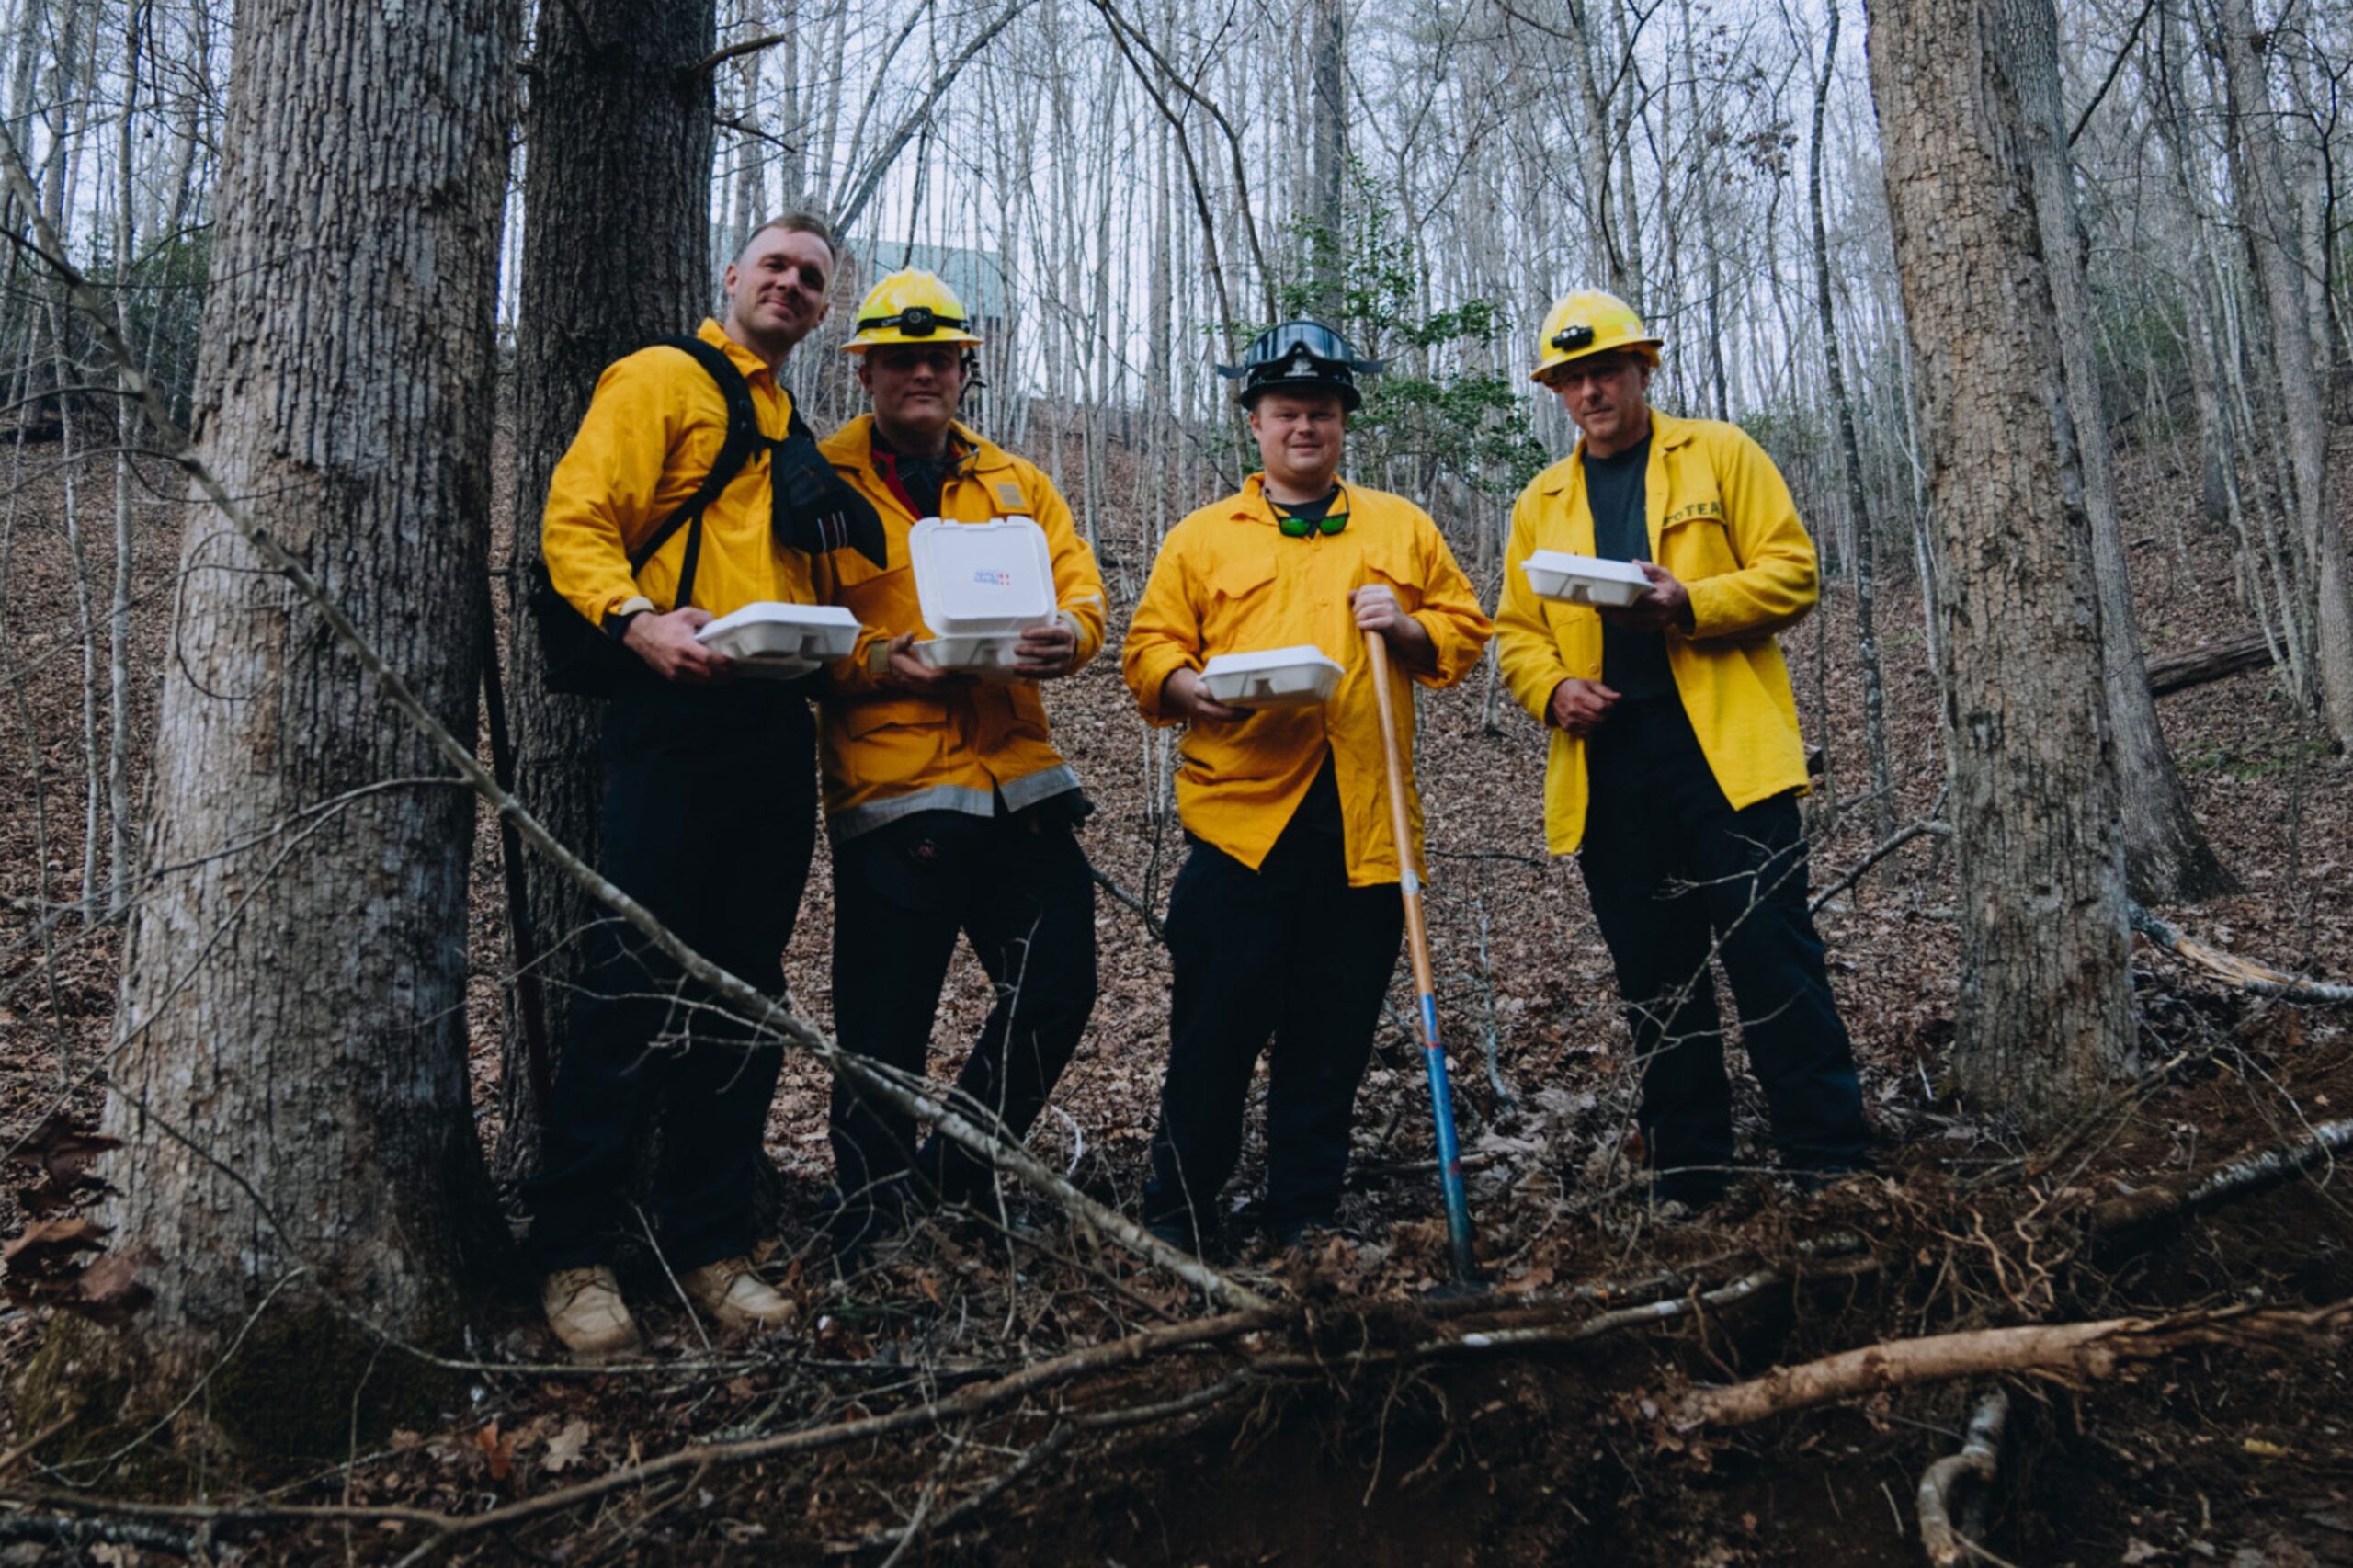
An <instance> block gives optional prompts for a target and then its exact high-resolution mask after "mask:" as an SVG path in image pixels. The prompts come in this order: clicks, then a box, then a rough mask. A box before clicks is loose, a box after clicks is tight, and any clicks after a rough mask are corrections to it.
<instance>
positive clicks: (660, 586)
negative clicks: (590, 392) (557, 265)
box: [540, 319, 815, 626]
mask: <svg viewBox="0 0 2353 1568" xmlns="http://www.w3.org/2000/svg"><path fill="white" fill-rule="evenodd" d="M696 335H697V336H699V337H700V338H701V339H702V340H703V341H704V342H705V343H709V344H712V345H714V346H716V347H719V348H721V349H722V350H724V351H725V353H726V355H727V358H730V359H732V360H733V361H734V364H735V368H736V369H739V370H741V371H743V372H744V379H745V381H747V382H749V383H750V384H751V388H752V405H753V407H754V408H756V410H757V411H758V412H759V416H760V433H761V434H762V435H764V436H766V437H768V438H769V439H770V440H772V441H780V440H782V439H784V437H785V433H786V426H787V424H788V423H789V422H790V419H791V417H792V398H791V394H790V393H789V392H786V391H785V390H784V389H783V388H782V387H780V386H779V385H777V383H776V377H775V376H774V375H772V374H771V373H770V372H769V370H768V368H767V364H766V363H765V362H763V361H762V360H761V358H760V357H759V356H758V355H756V354H755V353H753V352H752V351H751V350H750V349H748V348H745V347H744V346H743V345H742V344H740V343H736V342H734V341H733V339H731V338H730V337H728V335H726V334H725V333H723V332H722V331H721V330H720V329H719V324H718V323H717V322H715V321H711V320H709V319H706V320H705V321H704V322H703V324H702V327H701V329H700V330H699V332H698V333H697V334H696ZM726 439H727V400H726V397H725V396H724V395H723V394H722V392H720V390H719V385H718V383H717V382H715V381H712V380H711V379H710V372H709V371H707V370H705V369H703V368H702V367H701V366H700V365H699V364H697V363H696V362H695V360H694V359H693V358H692V357H691V356H689V355H688V354H687V353H686V351H685V350H683V349H678V348H671V347H664V346H659V345H657V346H656V347H652V348H641V349H639V350H638V351H637V352H636V353H634V354H631V355H630V356H628V357H627V358H621V359H617V360H615V361H613V363H612V364H610V365H608V366H607V367H606V369H605V373H604V374H603V375H602V376H600V377H598V378H597V394H596V396H595V397H594V398H593V399H591V400H590V402H589V404H588V413H587V415H585V417H584V418H582V420H581V421H580V431H579V433H578V434H577V435H575V436H574V437H573V438H572V446H571V448H570V449H568V450H566V451H565V453H564V454H563V460H562V461H560V462H558V463H557V464H556V465H555V473H554V476H553V477H552V478H551V479H550V481H549V482H548V506H547V511H546V513H545V515H544V516H543V517H542V518H541V520H540V550H541V551H542V552H543V553H544V554H545V555H546V557H547V563H548V576H549V577H550V578H551V580H552V581H553V582H554V584H555V588H556V592H558V593H560V594H562V595H563V597H565V598H566V599H568V600H570V601H571V603H572V607H573V608H574V609H577V610H578V611H579V612H580V613H581V614H582V615H585V616H586V617H587V618H588V619H589V621H590V622H591V623H592V624H595V625H598V626H601V625H603V624H604V620H605V617H606V616H607V615H608V614H609V613H611V612H612V611H613V610H616V609H618V608H620V606H621V605H622V604H623V603H624V602H625V601H627V600H629V599H631V598H634V597H637V596H639V595H641V594H642V595H643V596H644V597H647V598H649V599H652V600H653V601H654V607H655V608H658V609H664V610H672V609H680V608H685V607H683V606H681V605H677V604H674V603H673V602H672V599H673V598H674V597H675V596H676V593H677V588H678V574H679V572H680V570H681V569H682V568H683V565H684V562H685V561H686V557H687V539H688V535H689V534H691V533H692V532H693V531H694V530H693V529H692V528H680V529H679V530H678V531H677V532H676V534H674V535H672V536H671V537H670V538H669V539H667V540H664V541H663V545H662V548H661V549H660V550H659V551H655V553H654V558H653V559H652V560H651V561H648V562H646V563H645V566H644V568H643V570H642V571H641V572H639V573H638V574H637V575H636V576H635V577H631V575H630V570H629V556H630V552H631V551H633V550H635V549H636V548H637V547H638V546H639V545H641V544H642V543H644V542H645V540H647V539H648V538H650V537H651V536H652V535H653V532H654V529H655V528H659V527H660V526H661V525H662V523H663V521H664V520H665V518H667V517H669V516H670V515H671V514H672V513H673V512H676V510H677V509H678V508H679V507H680V506H684V505H686V503H687V501H688V498H689V497H691V496H692V495H693V494H694V493H695V491H696V490H697V489H699V488H700V486H701V484H702V482H703V479H704V477H705V476H706V475H708V474H709V473H710V465H711V464H712V463H713V462H714V461H715V460H717V459H718V457H719V449H720V446H721V444H722V442H724V441H725V440H726ZM769 513H770V502H769V489H768V459H767V455H766V454H765V453H763V452H757V451H756V452H754V453H753V454H752V457H751V460H749V461H748V462H746V463H745V465H744V467H743V471H742V472H739V473H737V474H736V475H735V477H734V479H733V481H731V482H730V483H729V484H728V486H727V488H726V489H725V490H724V491H722V492H721V493H720V494H719V495H718V496H717V498H715V499H714V500H713V501H712V502H711V504H710V507H709V508H708V509H707V510H705V511H704V513H703V515H702V553H701V554H700V555H699V556H698V557H697V558H696V563H695V582H694V602H695V604H697V605H698V606H699V607H700V608H704V609H707V610H709V611H710V613H711V614H712V615H714V616H722V615H727V614H730V613H732V612H733V611H735V610H739V609H741V608H744V607H745V605H748V604H758V603H761V602H763V601H780V602H782V603H786V604H810V603H813V602H814V598H815V596H814V594H813V592H812V590H811V586H810V577H809V558H808V557H807V556H806V555H803V554H802V553H801V551H797V550H794V549H792V548H791V547H790V546H789V545H785V544H780V543H779V542H777V540H776V539H775V537H774V531H773V529H772V528H771V527H770V522H769Z"/></svg>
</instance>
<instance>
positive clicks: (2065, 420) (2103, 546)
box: [2003, 0, 2234, 901]
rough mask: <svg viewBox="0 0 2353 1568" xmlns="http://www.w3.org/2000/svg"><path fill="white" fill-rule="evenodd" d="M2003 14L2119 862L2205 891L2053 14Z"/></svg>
mask: <svg viewBox="0 0 2353 1568" xmlns="http://www.w3.org/2000/svg"><path fill="white" fill-rule="evenodd" d="M2003 10H2004V17H2003V23H2004V27H2005V29H2006V32H2007V34H2008V38H2009V41H2010V44H2011V46H2012V48H2011V52H2010V54H2009V57H2008V61H2009V66H2010V69H2011V70H2012V72H2013V73H2014V74H2015V75H2016V78H2017V81H2018V92H2019V97H2020V107H2021V108H2022V109H2023V110H2024V113H2025V119H2026V138H2027V149H2028V153H2029V159H2030V161H2031V164H2032V166H2033V170H2034V208H2035V213H2036V216H2037V219H2038V222H2039V226H2040V231H2041V235H2042V255H2043V259H2044V262H2045V264H2046V267H2047V270H2048V272H2049V275H2050V278H2051V302H2052V310H2053V312H2054V316H2055V320H2056V322H2057V324H2058V328H2059V358H2060V361H2061V364H2062V366H2063V369H2064V371H2065V376H2066V383H2067V387H2066V390H2067V395H2066V396H2065V398H2064V399H2063V400H2062V401H2061V403H2060V405H2059V407H2058V409H2057V410H2056V411H2055V416H2056V426H2057V434H2058V437H2059V450H2060V463H2061V472H2062V483H2063V484H2069V485H2070V495H2071V498H2073V497H2075V495H2077V494H2079V495H2080V498H2081V501H2082V505H2083V507H2084V510H2085V513H2086V516H2087V517H2088V518H2089V521H2090V525H2091V546H2092V575H2093V580H2094V581H2095V582H2096V583H2097V585H2098V588H2099V638H2100V665H2101V668H2102V669H2103V670H2104V671H2105V672H2106V676H2107V680H2108V714H2109V723H2110V725H2111V726H2112V733H2114V735H2115V738H2116V768H2117V778H2118V782H2119V785H2120V789H2121V790H2122V806H2123V824H2124V864H2125V869H2126V872H2127V874H2128V876H2129V877H2130V879H2131V887H2132V893H2133V896H2134V897H2136V898H2140V899H2143V900H2144V901H2164V900H2168V899H2176V898H2204V897H2207V896H2209V895H2210V894H2213V893H2218V892H2228V891H2229V890H2230V889H2231V887H2232V886H2233V885H2234V883H2233V881H2232V880H2231V876H2230V873H2229V872H2228V871H2226V870H2224V869H2222V862H2221V861H2220V860H2218V859H2217V858H2215V856H2214V851H2213V850H2212V849H2211V847H2209V846H2208V845H2207V843H2206V835H2205V834H2204V832H2203V831H2201V830H2200V827H2199V825H2198V819H2197V818H2196V817H2195V816H2193V815H2191V814H2190V810H2189V796H2188V792H2187V791H2186V790H2183V788H2182V785H2181V775H2180V773H2179V772H2178V771H2177V769H2176V768H2175V767H2174V765H2173V753H2172V752H2171V751H2169V750H2167V749H2166V746H2165V731H2164V730H2163V728H2161V727H2160V726H2159V724H2158V722H2157V704H2156V700H2155V699H2154V698H2152V697H2151V696H2150V695H2149V683H2148V680H2147V677H2146V676H2145V675H2144V673H2143V662H2144V660H2143V653H2142V650H2141V629H2140V624H2139V622H2138V620H2137V619H2135V617H2134V613H2133V608H2132V578H2131V561H2130V557H2129V555H2128V553H2127V551H2125V548H2124V523H2123V519H2122V517H2120V514H2119V511H2118V507H2117V501H2116V464H2115V460H2114V453H2113V449H2112V448H2111V445H2110V442H2109V434H2108V409H2107V403H2106V399H2104V398H2103V397H2102V396H2101V393H2100V381H2099V361H2098V359H2097V357H2096V356H2095V355H2094V353H2093V351H2092V322H2093V319H2094V313H2093V308H2092V291H2091V281H2090V279H2089V278H2087V277H2086V274H2085V267H2084V256H2085V253H2086V250H2087V249H2088V248H2089V244H2088V242H2087V241H2086V238H2085V236H2084V228H2083V220H2082V217H2081V214H2080V212H2079V210H2078V208H2077V203H2076V195H2075V163H2074V160H2073V159H2072V158H2070V157H2069V155H2068V153H2067V117H2066V109H2065V106H2064V104H2063V102H2062V100H2061V97H2060V90H2059V17H2058V13H2057V12H2056V11H2055V10H2054V9H2053V8H2052V0H2006V4H2005V5H2004V7H2003Z"/></svg>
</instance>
